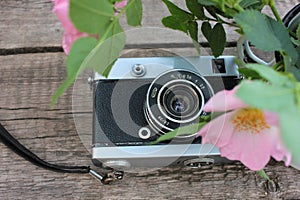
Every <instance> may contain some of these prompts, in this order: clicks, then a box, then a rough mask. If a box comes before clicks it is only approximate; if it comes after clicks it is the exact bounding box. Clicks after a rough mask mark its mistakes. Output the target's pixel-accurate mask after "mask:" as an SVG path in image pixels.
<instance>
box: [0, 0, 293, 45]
mask: <svg viewBox="0 0 300 200" xmlns="http://www.w3.org/2000/svg"><path fill="white" fill-rule="evenodd" d="M174 2H175V3H176V4H178V5H183V4H184V1H183V0H175V1H174ZM276 3H277V4H278V7H279V13H280V14H281V15H284V14H285V13H286V12H287V11H288V10H289V9H291V8H292V7H293V6H294V5H296V4H297V3H299V0H278V1H276ZM143 4H144V18H143V28H138V29H135V28H132V27H128V26H124V28H125V30H128V32H127V36H128V40H127V44H158V43H191V42H190V40H189V38H188V37H187V36H185V35H184V34H182V33H180V32H178V31H172V30H168V29H165V28H163V26H162V24H161V22H160V20H161V19H162V17H164V16H168V15H169V12H168V11H167V9H166V6H165V5H164V4H163V3H162V1H161V0H143ZM52 7H53V4H52V2H50V0H0V49H14V48H37V47H60V46H61V40H62V34H63V29H62V27H61V24H60V22H59V21H58V18H57V17H56V16H55V15H54V14H53V13H52V12H51V10H52ZM122 20H123V24H125V19H124V18H123V19H122ZM151 27H152V28H151ZM129 30H130V31H129ZM236 40H237V35H236V34H235V33H234V31H232V30H228V41H229V42H230V41H236ZM200 41H201V42H203V41H205V40H204V39H203V37H200Z"/></svg>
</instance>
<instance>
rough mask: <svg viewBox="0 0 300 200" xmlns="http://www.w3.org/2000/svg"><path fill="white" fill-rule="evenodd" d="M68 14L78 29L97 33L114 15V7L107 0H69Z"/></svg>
mask: <svg viewBox="0 0 300 200" xmlns="http://www.w3.org/2000/svg"><path fill="white" fill-rule="evenodd" d="M69 15H70V19H71V21H72V22H73V24H74V25H75V27H76V28H77V29H78V30H79V31H81V32H86V33H90V34H97V33H99V32H100V31H101V29H102V28H103V27H105V25H106V24H107V23H108V22H109V21H110V20H111V19H112V18H113V17H114V9H113V5H112V4H111V3H110V2H109V1H108V0H101V1H99V0H88V1H82V0H70V11H69Z"/></svg>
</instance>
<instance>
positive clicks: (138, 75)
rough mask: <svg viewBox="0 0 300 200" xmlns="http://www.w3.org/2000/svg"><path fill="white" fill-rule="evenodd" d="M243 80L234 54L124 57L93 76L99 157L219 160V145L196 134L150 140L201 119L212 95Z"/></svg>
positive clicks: (102, 162)
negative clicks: (204, 141)
mask: <svg viewBox="0 0 300 200" xmlns="http://www.w3.org/2000/svg"><path fill="white" fill-rule="evenodd" d="M239 81H240V77H239V73H238V66H237V65H236V64H235V62H234V56H222V57H219V58H214V57H212V56H201V57H185V58H183V57H149V58H148V57H147V58H119V59H118V60H117V61H116V63H115V64H114V66H113V67H112V69H111V72H110V74H109V76H108V77H107V78H104V77H101V76H99V75H98V74H97V73H96V74H95V77H94V81H93V91H94V92H93V93H94V103H93V105H94V111H93V115H94V117H93V142H92V160H93V163H94V164H95V165H96V166H99V167H104V168H106V167H107V168H114V169H122V170H124V169H128V168H131V167H136V166H139V167H140V166H141V167H161V166H167V165H170V164H185V165H189V166H193V165H194V164H195V163H197V165H198V164H201V163H205V164H213V163H214V162H218V161H219V160H218V159H220V157H219V156H218V155H219V151H218V149H217V148H216V147H214V146H213V145H210V144H205V145H203V144H201V138H200V137H197V138H196V137H195V134H193V135H191V134H189V135H180V136H177V137H176V138H174V139H172V140H171V141H167V142H161V143H158V144H150V142H151V141H154V140H156V139H157V138H158V137H159V136H160V135H162V134H165V133H167V132H169V131H172V130H174V129H176V128H179V127H182V126H185V125H190V124H195V123H199V121H201V120H202V119H203V118H205V116H207V113H205V112H203V111H202V108H203V106H204V104H205V103H206V102H207V101H208V99H209V98H211V96H212V95H213V94H214V93H216V92H217V91H220V90H223V89H232V88H233V87H234V86H235V85H237V83H238V82H239Z"/></svg>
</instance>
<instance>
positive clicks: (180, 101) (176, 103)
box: [144, 69, 213, 137]
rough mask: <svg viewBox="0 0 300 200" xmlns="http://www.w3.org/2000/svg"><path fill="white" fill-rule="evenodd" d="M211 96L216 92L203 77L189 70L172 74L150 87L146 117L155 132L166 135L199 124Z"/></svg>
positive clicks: (175, 71) (158, 79)
mask: <svg viewBox="0 0 300 200" xmlns="http://www.w3.org/2000/svg"><path fill="white" fill-rule="evenodd" d="M212 95H213V90H212V88H211V86H210V84H209V83H208V82H207V81H206V79H205V78H204V77H203V76H201V75H199V74H197V73H195V72H192V71H188V70H181V69H180V70H179V69H176V70H171V71H168V72H166V73H163V74H162V75H160V76H158V77H157V78H156V79H155V80H154V81H153V82H152V83H151V85H150V87H149V89H148V92H147V97H146V102H145V108H144V113H145V117H146V119H147V122H148V123H149V125H150V126H151V128H152V129H154V130H155V131H156V132H157V133H160V134H164V133H167V132H169V131H172V130H174V129H176V128H179V127H181V126H185V125H188V124H192V123H197V122H199V120H200V116H201V114H202V112H203V111H202V109H203V106H204V104H205V103H206V102H207V101H208V99H210V98H211V96H212ZM189 136H190V135H189ZM181 137H187V136H181Z"/></svg>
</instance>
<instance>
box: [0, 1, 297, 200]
mask: <svg viewBox="0 0 300 200" xmlns="http://www.w3.org/2000/svg"><path fill="white" fill-rule="evenodd" d="M174 2H175V3H178V4H180V5H183V1H182V0H176V1H174ZM276 3H277V4H278V5H279V12H280V14H284V13H286V12H287V11H288V10H289V9H290V8H291V7H292V6H293V5H295V4H296V3H299V0H291V1H288V0H278V1H276ZM143 4H144V13H145V14H144V19H143V24H144V25H145V26H144V27H148V28H144V29H140V30H139V31H136V30H137V29H135V30H132V28H130V27H126V26H125V29H126V30H129V29H130V30H131V31H129V32H128V33H129V34H128V35H129V37H128V44H129V46H130V45H131V46H130V48H131V49H127V50H125V51H124V55H123V56H125V57H135V56H139V57H143V56H151V55H152V56H161V55H165V54H177V55H181V56H191V55H195V50H194V49H192V48H186V44H185V43H186V42H189V40H188V38H185V39H184V37H182V35H181V34H180V33H177V32H172V31H171V32H170V31H166V32H164V31H163V33H162V34H165V36H164V37H162V35H160V34H159V33H161V32H159V31H160V30H161V28H162V25H161V23H160V19H161V17H163V16H167V15H168V11H167V10H166V8H165V6H164V5H163V4H162V3H161V1H160V0H143ZM52 7H53V4H52V2H51V1H49V0H0V50H1V54H2V56H0V63H1V64H0V72H1V73H0V92H1V93H0V95H1V96H0V97H1V98H0V121H1V123H2V124H3V125H4V126H5V127H6V128H7V129H8V130H9V131H10V132H11V133H12V134H13V135H14V136H15V137H16V138H17V139H18V140H19V141H20V142H21V143H22V144H24V145H25V146H26V147H28V148H29V149H30V150H32V151H33V152H34V153H36V154H37V155H38V156H39V157H41V158H42V159H45V160H47V161H49V162H52V163H58V164H69V165H91V161H90V152H89V151H90V146H89V145H90V144H89V142H90V141H91V140H90V137H91V132H90V131H88V130H89V129H90V126H91V121H90V120H91V119H90V113H91V110H90V109H91V107H90V96H89V94H90V91H89V89H88V85H87V84H86V78H87V76H88V75H89V72H86V73H85V74H83V75H81V76H80V77H79V79H78V81H77V82H76V84H75V86H74V87H76V86H78V87H79V89H78V88H77V89H78V90H75V91H77V92H82V93H83V92H85V93H84V95H83V96H82V95H75V96H74V95H73V90H72V89H73V88H70V89H68V90H67V92H66V93H65V94H64V95H63V96H62V97H61V98H60V99H59V101H58V103H57V104H56V105H55V107H54V108H53V109H50V101H51V97H52V95H53V93H54V91H55V90H56V89H57V88H58V86H59V85H60V84H61V83H62V81H63V80H64V77H65V75H66V72H65V59H66V56H65V55H64V54H63V53H61V52H58V51H61V49H60V47H61V37H62V34H63V30H62V27H61V25H60V22H59V21H58V19H57V17H56V16H55V15H54V14H52V13H51V9H52ZM266 12H269V11H266ZM122 20H123V23H124V19H122ZM149 27H156V28H155V29H151V28H149ZM154 30H156V31H154ZM228 32H229V41H235V40H236V37H235V34H234V33H233V32H232V30H228ZM169 33H170V34H169ZM201 40H202V39H201ZM149 43H150V44H151V45H152V47H157V48H160V49H148V48H150V47H151V45H150V46H149V45H148V44H149ZM166 43H167V44H166ZM182 44H184V45H182ZM147 45H148V46H147ZM136 46H138V47H139V48H143V49H134V48H135V47H136ZM53 51H56V52H53ZM34 52H37V53H34ZM38 52H40V53H38ZM51 52H52V53H51ZM202 52H203V53H204V54H209V51H208V50H207V49H205V48H203V50H202ZM19 53H22V54H19ZM9 54H12V55H9ZM225 54H233V55H235V54H236V52H235V49H234V48H227V49H226V51H225ZM73 101H75V102H80V103H82V106H81V107H76V109H74V107H73V104H72V102H73ZM78 117H79V118H78ZM80 117H81V118H80ZM76 118H77V119H78V120H79V121H80V120H82V119H84V120H86V121H80V124H77V123H78V122H76V123H75V122H74V119H75V121H76ZM82 124H86V126H83V125H82ZM0 152H1V153H0V199H5V200H6V199H258V198H266V199H281V198H283V199H298V198H300V182H299V180H300V171H298V170H296V169H294V168H292V167H285V166H284V164H283V163H282V162H275V161H271V162H270V164H269V165H268V166H267V168H266V172H267V174H268V175H269V176H270V177H271V179H272V180H273V182H266V181H265V180H263V179H262V178H261V177H259V176H258V175H256V174H255V173H254V172H252V171H250V170H248V169H247V168H245V167H244V166H243V165H241V164H240V163H238V162H235V163H233V164H226V165H216V166H213V167H206V168H202V169H187V168H182V167H173V168H171V167H164V168H160V169H141V168H139V169H135V171H131V172H129V173H126V174H125V177H124V180H123V181H121V182H118V183H115V184H114V185H108V186H103V185H101V184H100V183H99V182H98V181H97V180H95V179H94V178H92V177H91V176H89V175H78V174H61V173H55V172H51V171H47V170H44V169H41V168H38V167H36V166H34V165H32V164H31V163H29V162H28V161H26V160H24V159H22V158H20V157H19V156H17V155H16V154H14V153H13V152H12V151H11V150H9V149H7V148H6V147H5V146H4V145H3V144H2V143H0Z"/></svg>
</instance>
